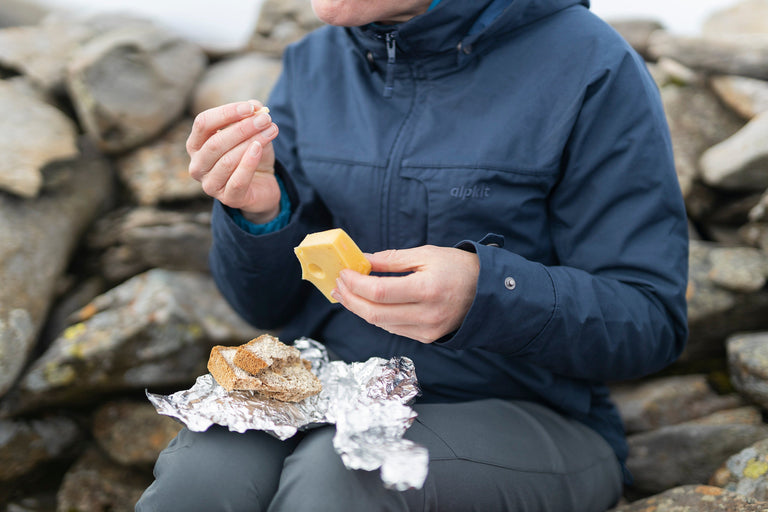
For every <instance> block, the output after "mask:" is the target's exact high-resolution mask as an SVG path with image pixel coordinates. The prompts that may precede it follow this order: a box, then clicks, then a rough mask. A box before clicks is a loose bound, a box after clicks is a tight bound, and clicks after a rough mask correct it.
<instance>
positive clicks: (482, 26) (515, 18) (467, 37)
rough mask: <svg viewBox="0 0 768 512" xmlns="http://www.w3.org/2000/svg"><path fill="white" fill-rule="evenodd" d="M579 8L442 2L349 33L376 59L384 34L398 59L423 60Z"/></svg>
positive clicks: (567, 0) (529, 0)
mask: <svg viewBox="0 0 768 512" xmlns="http://www.w3.org/2000/svg"><path fill="white" fill-rule="evenodd" d="M579 4H581V5H584V6H586V7H589V0H470V1H468V0H442V1H441V2H440V3H439V4H438V5H437V7H436V8H435V9H432V10H430V11H428V12H426V13H424V14H422V15H419V16H416V17H414V18H412V19H411V20H409V21H407V22H405V23H401V24H398V25H393V26H380V25H375V24H371V25H365V26H362V27H354V28H351V29H349V30H350V32H351V33H352V35H353V39H354V40H355V41H356V42H357V44H358V45H361V46H362V47H363V50H364V51H365V52H368V51H370V52H372V53H373V55H374V56H376V57H377V58H378V57H381V58H386V43H385V34H386V33H387V32H393V31H394V32H395V34H396V35H395V39H396V42H397V48H398V59H399V58H401V57H403V58H406V59H407V58H423V57H425V56H428V55H434V54H440V53H444V52H449V51H452V50H455V49H456V48H457V47H458V48H461V47H465V48H466V47H467V46H468V45H471V44H475V43H477V42H482V40H483V39H489V38H490V36H494V35H500V34H503V33H506V32H512V31H514V30H516V29H518V28H520V27H522V26H524V25H527V24H529V23H532V22H534V21H536V20H538V19H540V18H543V17H545V16H547V15H549V14H553V13H555V12H557V11H559V10H562V9H565V8H567V7H570V6H573V5H579ZM460 43H461V44H460Z"/></svg>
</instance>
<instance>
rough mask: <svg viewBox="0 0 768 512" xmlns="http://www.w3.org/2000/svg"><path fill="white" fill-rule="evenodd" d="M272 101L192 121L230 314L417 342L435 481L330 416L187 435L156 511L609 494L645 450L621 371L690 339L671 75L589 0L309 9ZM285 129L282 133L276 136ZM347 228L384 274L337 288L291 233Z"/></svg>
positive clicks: (375, 341)
mask: <svg viewBox="0 0 768 512" xmlns="http://www.w3.org/2000/svg"><path fill="white" fill-rule="evenodd" d="M312 4H313V8H314V11H315V13H316V14H317V15H318V17H319V18H320V19H321V20H322V21H324V22H326V23H327V25H326V26H324V27H322V28H320V29H318V30H317V31H314V32H312V33H310V34H309V35H308V36H307V37H305V38H304V39H303V40H302V41H300V42H298V43H296V44H293V45H291V46H289V47H288V48H287V49H286V51H285V52H284V56H283V72H282V75H281V77H280V78H279V80H278V82H277V83H276V85H275V87H274V89H273V92H272V93H271V94H270V97H269V99H268V102H267V105H268V107H269V109H270V112H269V113H268V114H267V113H259V114H257V115H253V112H254V109H256V108H258V107H261V105H262V104H261V103H260V102H259V101H255V100H251V101H242V102H236V103H232V104H227V105H223V106H220V107H217V108H213V109H210V110H208V111H205V112H202V113H201V114H199V115H198V116H197V118H196V120H195V123H194V126H193V128H192V130H191V133H190V136H189V139H188V141H187V150H188V152H189V155H190V166H189V169H190V174H191V176H192V177H193V178H194V179H196V180H199V181H200V182H201V184H202V188H203V190H204V191H205V192H206V193H207V194H208V195H210V196H212V197H213V198H214V199H215V201H214V205H213V220H212V230H213V245H212V249H211V253H210V268H211V272H212V274H213V276H214V278H215V280H216V282H217V284H218V286H219V287H220V289H221V292H222V293H223V295H224V296H225V297H226V299H227V300H228V301H229V302H230V303H231V304H232V306H233V307H234V308H235V309H236V310H237V311H238V312H239V313H240V314H241V315H242V316H243V317H244V318H245V319H247V320H248V321H249V322H251V323H252V324H253V325H254V326H257V327H260V328H264V329H279V333H280V338H281V339H283V340H288V341H290V340H293V339H296V338H299V337H302V336H306V337H310V338H313V339H316V340H318V341H320V342H322V343H324V344H325V345H326V346H327V347H328V348H329V350H330V351H331V352H332V353H334V354H335V355H336V356H337V357H338V358H340V359H342V360H345V361H365V360H367V359H368V358H370V357H372V356H380V357H384V358H388V357H392V356H406V357H409V358H411V359H412V360H413V361H414V364H415V368H416V374H417V377H418V380H419V383H420V385H421V388H422V396H421V397H419V398H418V399H417V401H416V403H415V404H414V409H415V411H416V412H417V413H418V416H417V418H416V420H415V422H414V423H413V425H412V426H411V427H410V428H409V429H408V430H407V432H406V435H405V437H406V438H407V439H410V440H412V441H414V442H417V443H419V444H421V445H423V446H425V447H427V449H428V450H429V457H430V461H429V468H428V474H427V479H426V482H425V483H424V486H423V487H422V488H420V489H410V490H407V491H403V492H399V491H395V490H391V489H386V488H384V486H383V485H382V483H381V479H380V477H379V475H378V473H377V472H367V471H358V470H348V469H346V468H345V467H344V466H343V464H342V461H341V460H340V457H339V456H338V455H337V454H336V453H335V452H334V450H333V446H332V437H333V431H334V427H333V426H327V427H321V428H318V429H312V430H308V431H306V432H303V433H299V434H297V435H296V436H294V437H293V438H291V439H289V440H286V441H279V440H277V439H275V438H273V437H271V436H269V435H268V434H265V433H263V432H258V431H248V432H246V433H244V434H238V433H233V432H229V431H228V430H227V429H226V428H223V427H212V428H211V429H209V430H208V431H206V432H204V433H194V432H190V431H188V430H186V429H185V430H182V432H181V433H180V434H179V435H178V437H177V438H176V439H175V440H174V441H173V442H172V443H171V444H170V445H169V447H168V448H167V449H166V450H165V451H164V452H163V453H162V454H161V455H160V457H159V458H158V461H157V463H156V466H155V481H154V482H153V483H152V485H151V486H150V487H149V488H148V489H147V490H146V491H145V493H144V495H143V496H142V498H141V499H140V500H139V502H138V504H137V506H136V510H137V511H146V510H154V511H164V512H167V511H172V510H187V511H190V510H206V511H214V510H227V511H241V510H249V511H254V510H270V511H277V510H288V511H294V512H295V511H303V510H312V511H319V510H333V511H348V510H351V511H357V510H376V511H379V510H387V511H389V510H398V511H400V510H409V511H412V510H419V511H422V510H430V511H435V510H438V511H441V512H445V511H454V510H457V511H463V510H482V511H501V510H514V511H567V512H576V511H584V512H594V511H603V510H607V509H608V508H610V507H611V506H613V505H614V504H615V503H617V501H618V500H619V499H620V497H621V494H622V490H623V489H622V486H623V484H627V483H629V482H631V475H630V474H629V472H628V471H627V467H626V460H627V452H628V448H627V443H626V440H625V436H624V432H623V427H622V423H621V418H620V416H619V414H618V412H617V408H616V407H615V405H614V404H613V403H612V402H611V399H610V394H609V388H608V385H609V384H611V383H613V382H616V381H621V380H625V379H635V378H639V377H641V376H645V375H648V374H650V373H653V372H656V371H658V370H660V369H662V368H664V367H665V366H667V365H669V364H670V363H671V362H673V361H674V360H675V359H676V358H677V357H678V355H679V354H680V352H681V351H682V349H683V348H684V344H685V341H686V338H687V318H686V302H685V289H686V282H687V264H688V263H687V251H688V236H687V222H686V215H685V209H684V205H683V201H682V197H681V193H680V189H679V185H678V182H677V178H676V174H675V170H674V164H673V156H672V149H671V144H670V139H669V133H668V128H667V125H666V120H665V117H664V112H663V109H662V106H661V103H660V101H659V95H658V90H657V89H656V86H655V84H654V83H653V81H652V79H651V78H650V76H649V73H648V72H647V69H646V67H645V64H644V62H643V60H642V59H641V58H640V57H639V56H638V55H637V54H636V53H635V52H634V51H633V50H632V49H631V48H630V47H629V46H628V45H627V43H626V42H625V41H624V40H623V39H622V38H621V37H620V36H619V35H618V34H617V33H616V32H614V31H613V30H612V29H611V28H610V27H609V26H608V25H607V24H606V23H604V22H603V21H601V20H600V19H599V18H598V17H596V16H595V15H593V14H592V13H591V12H590V11H589V2H588V1H587V0H474V1H472V2H467V1H464V0H442V1H439V2H438V1H437V0H435V1H430V0H399V1H395V0H379V1H376V2H372V1H369V0H313V2H312ZM278 127H279V134H278ZM336 227H340V228H343V229H344V230H345V231H346V232H347V233H348V234H349V235H350V236H351V237H352V239H353V240H355V241H356V242H357V244H358V245H359V246H360V247H361V248H362V249H363V251H364V252H365V253H366V256H367V258H368V259H369V260H370V262H371V265H372V273H371V275H362V274H358V273H356V272H353V271H350V270H344V271H342V273H341V276H340V278H339V279H338V281H337V286H336V289H335V290H334V292H333V294H334V297H335V298H336V299H337V300H338V303H331V302H329V301H328V300H326V299H325V298H324V297H323V295H322V294H321V293H320V292H319V291H318V290H316V289H315V288H314V287H313V286H312V285H311V284H309V283H308V282H306V281H302V280H301V271H300V266H299V262H298V260H297V259H296V258H295V257H294V254H293V248H294V247H295V246H297V245H298V244H299V243H300V242H301V240H302V239H303V238H304V236H305V235H307V234H308V233H311V232H316V231H321V230H325V229H330V228H336Z"/></svg>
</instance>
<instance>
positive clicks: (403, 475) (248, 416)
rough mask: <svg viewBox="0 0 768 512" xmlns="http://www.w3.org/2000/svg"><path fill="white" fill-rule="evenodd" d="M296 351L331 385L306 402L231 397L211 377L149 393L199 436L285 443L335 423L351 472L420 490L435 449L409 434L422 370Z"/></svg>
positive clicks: (309, 346)
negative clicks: (217, 432)
mask: <svg viewBox="0 0 768 512" xmlns="http://www.w3.org/2000/svg"><path fill="white" fill-rule="evenodd" d="M294 346H295V347H296V348H298V349H299V350H300V351H301V354H302V357H303V358H304V359H307V360H308V361H310V362H311V363H312V371H313V372H315V374H316V375H317V376H318V378H319V379H320V381H321V382H322V383H323V390H322V391H321V392H320V394H318V395H315V396H311V397H309V398H307V399H305V400H303V401H301V402H297V403H289V402H280V401H278V400H273V399H269V398H263V397H261V396H259V395H258V394H256V393H255V392H252V391H233V392H228V391H227V390H226V389H224V388H222V387H221V386H219V384H217V383H216V381H215V380H214V379H213V377H212V376H211V375H210V374H205V375H202V376H200V377H198V378H197V380H196V382H195V384H194V385H193V386H192V387H191V388H190V389H188V390H186V391H179V392H177V393H173V394H171V395H157V394H153V393H149V392H146V395H147V398H149V401H150V402H152V404H153V405H154V406H155V409H157V412H158V413H160V414H163V415H166V416H171V417H173V418H176V419H178V420H179V421H181V422H182V423H184V424H185V425H186V426H187V428H189V429H190V430H193V431H195V432H203V431H205V430H207V429H208V427H210V426H211V425H213V424H217V425H223V426H226V427H228V428H229V430H232V431H235V432H245V431H246V430H263V431H265V432H268V433H270V434H272V435H274V436H275V437H277V438H279V439H281V440H285V439H288V438H289V437H292V436H293V435H295V434H296V432H297V431H298V430H303V429H309V428H312V427H316V426H321V425H327V424H335V425H336V434H335V436H334V438H333V446H334V449H335V450H336V452H337V453H338V454H339V455H340V456H341V459H342V461H343V462H344V465H345V466H346V467H347V468H349V469H364V470H368V471H372V470H375V469H380V473H381V479H382V481H383V482H384V485H385V486H386V487H388V488H390V489H396V490H399V491H404V490H406V489H411V488H415V489H419V488H421V487H422V486H423V485H424V480H425V479H426V477H427V465H428V461H429V456H428V453H427V449H426V448H424V447H423V446H420V445H417V444H416V443H413V442H411V441H409V440H407V439H403V434H405V431H406V430H407V429H408V427H410V426H411V424H412V423H413V420H414V419H415V418H416V412H415V411H414V410H413V409H412V408H411V407H410V406H409V404H410V403H411V402H412V401H413V399H415V398H416V397H417V396H418V395H419V393H420V390H419V385H418V382H417V380H416V370H415V368H414V365H413V362H412V361H411V360H410V359H408V358H407V357H393V358H392V359H390V360H386V359H382V358H378V357H372V358H371V359H369V360H368V361H365V362H359V363H358V362H356V363H344V362H342V361H330V360H329V358H328V353H327V351H326V349H325V347H324V346H323V345H322V344H320V343H318V342H317V341H315V340H311V339H309V338H300V339H298V340H296V341H295V342H294Z"/></svg>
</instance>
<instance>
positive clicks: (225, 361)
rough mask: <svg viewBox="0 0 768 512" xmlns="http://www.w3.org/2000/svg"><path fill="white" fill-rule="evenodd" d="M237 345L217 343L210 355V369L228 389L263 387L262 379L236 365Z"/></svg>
mask: <svg viewBox="0 0 768 512" xmlns="http://www.w3.org/2000/svg"><path fill="white" fill-rule="evenodd" d="M235 353H237V347H223V346H221V345H216V346H215V347H213V348H212V349H211V355H210V356H209V357H208V371H209V372H211V375H213V378H214V379H215V380H216V382H218V383H219V385H220V386H221V387H223V388H224V389H226V390H227V391H233V390H235V389H243V390H251V391H255V390H257V389H260V388H263V387H264V386H263V384H262V383H261V380H259V379H258V378H257V377H255V376H254V375H252V374H250V373H248V372H246V371H245V370H241V369H240V368H238V367H237V366H235V363H234V360H235Z"/></svg>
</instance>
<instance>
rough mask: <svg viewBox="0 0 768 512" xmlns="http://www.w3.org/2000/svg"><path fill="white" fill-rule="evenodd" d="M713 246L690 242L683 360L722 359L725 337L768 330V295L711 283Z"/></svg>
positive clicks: (714, 245)
mask: <svg viewBox="0 0 768 512" xmlns="http://www.w3.org/2000/svg"><path fill="white" fill-rule="evenodd" d="M716 249H726V248H723V247H721V246H718V245H716V244H711V243H707V242H699V241H691V244H690V255H689V279H688V291H687V293H686V297H687V299H688V326H689V328H690V336H689V341H688V344H687V346H686V348H685V350H684V351H683V355H682V356H681V359H682V360H695V359H699V358H703V357H710V356H718V357H719V356H722V355H723V353H724V344H725V340H726V338H728V336H730V335H732V334H733V333H734V332H738V331H754V330H761V329H766V328H768V314H766V312H768V292H766V290H764V289H761V290H759V291H756V292H754V293H737V292H734V291H732V290H729V289H726V288H723V287H722V286H720V285H719V284H717V283H715V282H714V281H712V278H711V275H712V274H711V273H712V268H713V263H712V260H711V258H710V256H711V254H712V252H713V251H714V250H716Z"/></svg>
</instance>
